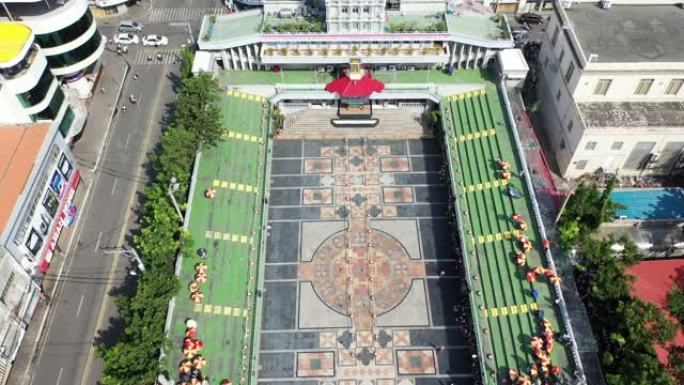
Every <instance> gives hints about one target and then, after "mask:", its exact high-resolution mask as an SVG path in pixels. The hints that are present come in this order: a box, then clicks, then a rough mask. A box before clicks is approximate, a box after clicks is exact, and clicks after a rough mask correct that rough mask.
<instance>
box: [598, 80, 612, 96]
mask: <svg viewBox="0 0 684 385" xmlns="http://www.w3.org/2000/svg"><path fill="white" fill-rule="evenodd" d="M612 82H613V80H611V79H599V81H598V83H596V87H595V88H594V95H605V94H607V93H608V88H610V84H611V83H612Z"/></svg>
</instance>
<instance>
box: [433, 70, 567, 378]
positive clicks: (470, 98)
mask: <svg viewBox="0 0 684 385" xmlns="http://www.w3.org/2000/svg"><path fill="white" fill-rule="evenodd" d="M442 106H443V107H442V111H443V114H444V117H443V118H444V123H445V128H446V130H447V133H446V135H445V137H446V138H445V140H446V145H447V146H448V148H449V151H448V154H449V157H450V159H449V161H450V165H451V167H450V170H451V175H452V177H451V182H452V190H453V191H455V192H456V195H457V200H458V206H459V212H458V217H459V223H460V225H461V226H462V228H463V233H464V239H462V242H463V245H464V247H465V250H464V253H463V255H464V256H465V257H466V262H467V264H468V268H469V271H470V274H471V275H470V276H468V279H469V280H470V283H471V287H472V290H473V293H472V297H471V307H472V308H473V311H474V313H475V315H476V320H475V321H476V323H475V325H476V327H477V328H478V330H477V333H478V335H479V338H480V341H481V342H482V344H481V345H482V349H483V354H484V357H482V358H481V359H483V360H484V361H483V364H484V368H485V373H484V376H485V383H486V384H490V385H495V384H500V383H502V380H503V379H504V378H506V377H507V375H508V370H509V369H510V368H515V369H516V370H518V371H519V372H520V373H525V374H526V373H528V370H529V366H530V365H531V364H533V363H535V358H534V356H533V352H532V348H531V346H530V340H531V338H532V337H533V336H537V335H541V334H542V333H543V329H542V327H541V325H540V322H539V320H538V319H537V311H538V310H540V311H543V312H544V317H545V319H547V320H549V321H550V322H551V324H552V325H553V329H554V331H555V332H557V333H563V332H564V331H563V327H562V325H561V316H560V314H559V309H558V307H557V306H555V304H554V302H553V301H554V298H555V292H554V288H553V286H552V285H551V284H549V283H548V279H547V278H546V277H544V276H543V275H542V276H541V277H539V278H538V280H537V281H536V282H534V283H530V282H528V281H527V280H526V279H525V274H526V272H527V269H528V268H534V267H536V266H545V267H546V266H547V265H546V262H545V258H544V257H543V253H544V249H543V247H542V244H541V242H542V239H541V236H540V233H539V231H538V228H537V224H536V223H534V220H533V219H532V218H533V211H532V201H531V198H530V191H529V190H528V189H527V185H526V184H525V183H524V182H523V180H522V179H521V178H520V172H521V170H522V165H521V163H520V159H519V156H520V154H517V151H516V150H515V146H514V141H513V136H512V132H511V129H512V128H511V126H510V125H509V124H508V121H507V119H506V117H505V116H504V112H503V111H504V107H503V106H502V103H501V100H500V97H499V94H498V90H497V88H496V86H495V85H494V84H492V83H487V85H486V87H484V88H483V90H482V91H480V92H467V93H464V94H461V95H457V96H453V97H448V98H444V99H443V100H442ZM500 159H504V160H506V161H507V162H509V163H510V165H511V169H510V171H511V174H512V178H511V179H510V180H509V181H505V180H504V179H503V178H502V174H501V172H500V168H499V166H498V161H499V160H500ZM508 185H510V186H513V187H514V188H515V189H516V190H517V191H518V192H519V193H520V195H521V196H522V197H521V198H517V199H514V198H511V197H510V196H509V195H508V194H507V192H506V188H507V186H508ZM465 213H467V215H466V214H465ZM514 213H519V214H521V215H522V217H523V218H524V219H525V220H526V221H527V223H528V225H529V227H528V229H527V230H526V231H524V232H523V233H524V235H525V236H526V237H527V238H528V239H529V240H530V242H531V243H532V245H533V249H532V250H531V251H530V252H528V253H527V266H525V267H518V266H517V265H516V264H515V263H514V255H515V253H516V252H517V251H518V250H519V246H518V244H517V241H516V239H515V235H514V233H513V232H514V231H518V228H517V227H516V226H515V225H514V222H513V221H512V219H511V218H512V215H513V214H514ZM473 276H477V279H475V278H474V277H473ZM533 288H534V289H536V290H537V291H538V292H539V294H540V295H539V299H538V300H535V299H534V298H533V297H532V295H531V290H532V289H533ZM489 355H491V358H488V356H489ZM570 357H571V354H570V351H569V349H568V348H567V347H566V346H565V345H564V344H561V343H557V344H556V345H555V349H554V350H553V352H552V354H551V362H552V364H553V365H556V366H559V367H560V368H561V369H562V370H564V371H566V372H569V373H572V372H573V370H574V368H573V367H572V366H571V359H570ZM492 373H494V374H495V376H492Z"/></svg>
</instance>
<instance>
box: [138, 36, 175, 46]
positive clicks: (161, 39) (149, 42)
mask: <svg viewBox="0 0 684 385" xmlns="http://www.w3.org/2000/svg"><path fill="white" fill-rule="evenodd" d="M168 44H169V39H168V38H167V37H166V36H162V35H147V36H145V37H143V38H142V45H145V46H153V47H161V46H165V45H168Z"/></svg>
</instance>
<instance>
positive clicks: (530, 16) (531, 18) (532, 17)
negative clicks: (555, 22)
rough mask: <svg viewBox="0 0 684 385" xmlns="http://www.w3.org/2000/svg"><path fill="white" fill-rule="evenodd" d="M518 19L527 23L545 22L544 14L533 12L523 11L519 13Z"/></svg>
mask: <svg viewBox="0 0 684 385" xmlns="http://www.w3.org/2000/svg"><path fill="white" fill-rule="evenodd" d="M518 21H519V22H520V23H527V24H541V23H543V22H544V16H542V15H539V14H536V13H531V12H528V13H521V14H520V15H518Z"/></svg>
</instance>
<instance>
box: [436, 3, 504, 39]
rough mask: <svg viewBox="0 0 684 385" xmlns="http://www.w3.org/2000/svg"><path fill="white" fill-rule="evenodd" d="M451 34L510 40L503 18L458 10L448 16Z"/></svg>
mask: <svg viewBox="0 0 684 385" xmlns="http://www.w3.org/2000/svg"><path fill="white" fill-rule="evenodd" d="M446 22H447V27H448V30H449V33H453V34H454V35H458V36H464V37H470V38H474V39H482V40H505V39H509V38H510V33H508V27H507V26H506V23H505V21H504V19H503V17H502V16H499V15H495V14H493V13H484V12H475V11H472V10H456V11H455V12H454V13H447V14H446Z"/></svg>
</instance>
